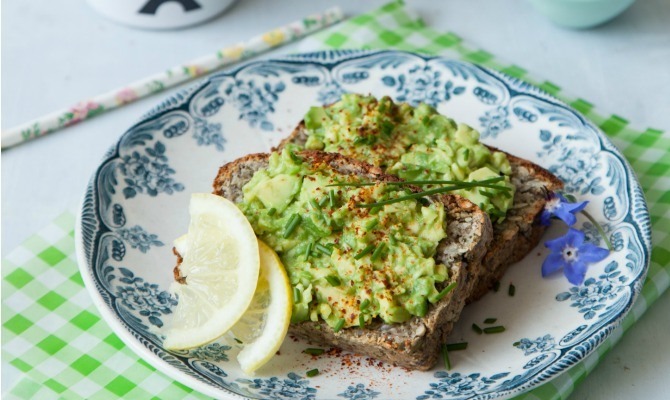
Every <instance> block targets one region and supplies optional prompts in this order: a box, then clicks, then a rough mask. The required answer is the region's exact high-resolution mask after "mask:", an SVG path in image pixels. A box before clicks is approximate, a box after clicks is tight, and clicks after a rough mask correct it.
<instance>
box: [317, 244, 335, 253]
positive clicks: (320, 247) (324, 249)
mask: <svg viewBox="0 0 670 400" xmlns="http://www.w3.org/2000/svg"><path fill="white" fill-rule="evenodd" d="M314 248H315V249H316V250H317V251H320V252H321V253H323V254H325V255H327V256H329V255H331V254H333V248H332V247H328V246H324V245H322V244H321V243H317V244H316V246H314Z"/></svg>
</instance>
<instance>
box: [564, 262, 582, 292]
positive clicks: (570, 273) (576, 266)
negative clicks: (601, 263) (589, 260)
mask: <svg viewBox="0 0 670 400" xmlns="http://www.w3.org/2000/svg"><path fill="white" fill-rule="evenodd" d="M563 273H564V274H565V276H566V278H568V281H569V282H570V283H572V284H573V285H576V286H579V285H581V284H582V282H584V277H585V276H586V263H583V262H581V261H575V262H573V263H570V264H568V265H566V266H565V269H564V270H563Z"/></svg>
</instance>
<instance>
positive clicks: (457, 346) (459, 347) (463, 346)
mask: <svg viewBox="0 0 670 400" xmlns="http://www.w3.org/2000/svg"><path fill="white" fill-rule="evenodd" d="M467 348H468V342H461V343H451V344H448V345H447V350H449V351H456V350H465V349H467Z"/></svg>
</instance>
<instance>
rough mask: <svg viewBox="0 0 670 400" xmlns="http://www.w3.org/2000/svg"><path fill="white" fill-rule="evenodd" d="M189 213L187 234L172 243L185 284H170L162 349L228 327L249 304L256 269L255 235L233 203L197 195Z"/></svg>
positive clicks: (198, 341) (192, 343)
mask: <svg viewBox="0 0 670 400" xmlns="http://www.w3.org/2000/svg"><path fill="white" fill-rule="evenodd" d="M189 213H190V215H191V223H190V225H189V228H188V234H187V235H186V237H185V238H184V237H182V238H180V239H178V240H177V242H176V243H175V246H176V248H177V251H179V252H180V254H181V255H182V257H183V261H182V263H181V264H180V265H179V272H180V275H181V276H182V277H184V278H186V283H185V284H180V283H176V282H175V283H173V284H172V285H171V287H170V289H171V291H172V292H173V293H174V294H176V295H177V296H178V297H179V303H178V304H177V306H176V307H175V310H174V317H173V318H172V322H171V327H170V328H169V329H168V330H167V331H166V334H165V340H164V341H163V346H164V347H165V348H166V349H174V350H176V349H190V348H194V347H198V346H201V345H203V344H206V343H209V342H211V341H213V340H215V339H217V338H218V337H220V336H221V335H223V334H224V333H226V332H227V331H229V330H230V328H231V327H232V326H233V325H235V323H236V322H237V321H238V320H240V318H241V317H242V315H243V314H244V313H245V311H246V310H247V308H249V305H250V304H251V302H252V299H253V297H254V292H255V289H256V284H257V282H258V276H259V271H260V256H259V250H258V241H257V239H256V235H255V234H254V231H253V229H252V228H251V225H250V224H249V221H248V220H247V218H246V217H245V216H244V214H243V213H242V211H240V210H239V209H238V208H237V206H235V204H233V203H232V202H230V201H228V200H226V199H225V198H223V197H220V196H216V195H213V194H206V193H196V194H193V195H192V196H191V202H190V205H189Z"/></svg>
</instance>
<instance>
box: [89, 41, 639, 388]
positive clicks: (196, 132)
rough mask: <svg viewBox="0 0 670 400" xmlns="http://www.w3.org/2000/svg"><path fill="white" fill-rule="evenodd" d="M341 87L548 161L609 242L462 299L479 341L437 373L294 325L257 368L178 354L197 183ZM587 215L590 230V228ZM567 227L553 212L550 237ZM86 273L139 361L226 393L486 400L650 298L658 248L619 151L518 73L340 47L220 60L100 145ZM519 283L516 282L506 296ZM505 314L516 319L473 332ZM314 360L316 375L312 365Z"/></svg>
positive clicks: (560, 367) (458, 334)
mask: <svg viewBox="0 0 670 400" xmlns="http://www.w3.org/2000/svg"><path fill="white" fill-rule="evenodd" d="M344 92H359V93H372V94H374V95H376V96H382V95H389V96H391V97H393V98H394V99H396V100H398V101H405V102H409V103H412V104H416V103H418V102H426V103H428V104H431V105H433V106H435V107H437V109H438V110H439V111H440V112H441V113H443V114H445V115H447V116H450V117H452V118H454V119H456V120H457V121H460V122H465V123H468V124H470V125H472V126H473V127H475V128H477V129H478V130H479V131H480V132H481V138H482V140H483V141H484V142H486V143H487V144H490V145H493V146H496V147H499V148H501V149H504V150H506V151H508V152H510V153H512V154H515V155H517V156H521V157H524V158H527V159H530V160H532V161H534V162H536V163H538V164H540V165H543V166H544V167H546V168H547V169H549V170H550V171H551V172H553V173H554V174H556V175H557V176H559V177H560V178H561V179H562V180H563V181H564V182H565V184H566V190H567V192H569V193H572V194H574V195H575V196H576V197H578V198H579V199H580V200H589V201H590V204H589V205H588V211H589V212H590V213H591V214H592V215H594V216H595V218H596V219H597V220H598V221H599V222H600V223H601V224H602V226H603V227H604V229H605V231H606V233H607V235H608V236H609V238H610V240H611V242H612V243H613V244H614V247H615V251H614V252H612V253H611V254H610V255H609V256H608V258H606V259H605V260H603V261H601V262H599V263H597V264H593V265H591V266H590V268H589V270H588V274H587V277H586V281H585V282H584V283H583V284H582V285H580V286H578V287H575V286H572V285H570V284H569V283H568V281H567V280H566V279H565V278H564V277H563V276H561V275H560V274H557V275H556V276H552V277H551V278H550V279H543V278H542V277H541V274H540V266H541V264H542V261H543V260H544V257H546V255H547V254H548V251H547V250H546V249H545V248H544V246H542V245H540V246H538V247H537V248H536V249H534V250H533V251H532V252H531V253H530V254H529V255H528V256H527V257H526V258H525V259H524V260H523V261H521V262H519V263H518V264H516V265H514V266H513V267H512V268H511V269H510V270H509V272H508V273H507V274H506V275H505V277H504V279H503V280H502V282H501V290H499V291H497V292H491V293H489V294H488V295H487V296H486V297H484V298H483V299H482V300H480V301H479V302H477V303H475V304H472V305H470V306H468V307H466V309H465V310H464V312H463V314H462V316H461V320H460V321H459V323H458V324H457V326H456V328H455V330H454V332H453V334H452V335H451V338H450V342H463V341H466V342H468V343H469V344H468V347H467V349H466V350H463V351H457V352H456V351H454V352H451V353H450V358H451V364H452V366H453V367H452V369H451V370H449V371H447V370H445V367H444V365H443V364H442V363H441V362H440V363H438V365H436V366H435V367H434V368H433V370H431V371H428V372H418V371H407V370H405V369H402V368H396V367H393V366H391V365H386V364H382V363H378V362H375V361H374V360H371V359H369V358H366V357H358V356H354V355H349V354H333V355H323V356H320V357H318V358H317V359H312V356H309V355H307V354H303V353H302V352H301V351H302V350H303V349H305V348H307V347H309V346H308V344H307V343H303V342H300V341H295V340H291V339H290V338H287V340H286V341H285V343H284V345H283V346H282V348H281V350H280V354H278V355H277V356H276V357H274V358H273V360H272V361H271V362H270V363H269V364H268V365H267V366H266V367H264V368H263V369H262V370H261V371H260V372H259V373H257V375H256V376H254V377H248V376H245V375H244V374H243V373H242V372H241V371H240V369H239V367H238V366H237V362H236V360H235V355H236V353H237V352H238V351H239V349H238V347H239V346H237V345H236V344H235V343H234V342H232V343H227V342H222V343H214V344H210V345H207V346H205V347H203V348H199V349H196V350H191V351H183V352H176V351H166V350H164V349H163V348H162V347H161V339H160V329H161V328H162V327H163V326H164V325H165V324H166V323H167V322H168V319H169V318H170V316H171V309H173V308H174V306H175V305H176V304H177V299H175V298H174V297H173V296H172V295H170V294H169V293H168V291H167V289H168V287H169V284H170V282H171V281H172V279H173V277H172V268H173V266H174V265H175V258H174V256H173V255H172V251H171V243H172V241H173V240H174V239H175V238H176V237H178V236H179V235H181V234H182V233H184V232H186V230H187V226H188V208H187V205H188V202H189V197H190V194H191V193H192V192H209V191H211V182H212V180H213V178H214V176H215V175H216V173H217V169H218V167H219V166H220V165H222V164H223V163H225V162H228V161H232V160H234V159H235V158H237V157H240V156H243V155H245V154H248V153H252V152H262V151H267V150H269V149H270V147H271V146H272V145H274V144H276V143H278V142H279V140H280V139H282V138H283V137H284V136H286V135H287V134H289V133H290V132H291V130H292V128H293V127H294V126H295V125H296V124H297V123H298V121H300V120H301V119H302V116H303V114H304V113H305V112H306V111H307V109H308V108H309V107H310V106H312V105H315V104H327V103H331V102H333V101H336V100H337V99H338V98H339V97H340V95H341V94H342V93H344ZM576 227H578V228H580V229H582V230H583V231H585V233H586V237H587V239H588V240H589V241H591V242H592V243H600V238H599V236H598V234H597V233H596V230H595V228H594V226H593V225H592V224H590V223H589V222H588V221H586V220H585V219H580V220H579V221H578V222H577V225H576ZM562 232H564V228H561V227H560V226H559V224H555V226H554V227H552V228H550V229H549V231H548V232H547V234H546V238H551V237H556V236H557V235H559V234H562ZM77 246H78V247H77V254H78V258H79V265H80V268H81V273H82V275H83V277H84V280H85V282H86V286H87V287H88V289H89V291H90V293H91V295H92V296H93V299H94V301H95V303H96V305H97V306H98V308H99V309H100V312H101V313H102V315H103V317H104V318H105V320H106V321H107V322H108V323H109V324H110V326H111V327H112V329H113V330H114V331H115V332H116V334H118V335H119V337H120V338H121V339H122V340H123V341H124V342H125V343H126V344H128V345H129V346H130V347H131V348H132V349H133V350H134V351H136V352H137V353H138V354H139V355H140V357H142V358H143V359H145V360H146V361H147V362H149V363H150V364H152V365H153V366H155V367H156V368H157V369H159V370H161V371H163V372H165V373H166V374H168V375H169V376H171V377H173V378H174V379H176V380H178V381H180V382H182V383H184V384H186V385H188V386H190V387H192V388H194V389H196V390H198V391H200V392H202V393H204V394H206V395H209V396H213V397H217V398H240V397H247V398H254V399H257V398H258V399H260V398H263V399H268V398H269V399H335V398H344V399H358V400H364V399H374V398H378V399H392V398H393V399H395V398H397V399H409V398H415V399H434V398H439V399H463V398H477V399H492V398H503V397H510V396H513V395H515V394H518V393H520V392H523V391H526V390H528V389H530V388H533V387H535V386H537V385H540V384H542V383H544V382H546V381H548V380H550V379H552V378H554V377H556V376H557V375H558V374H560V373H562V372H565V371H566V370H567V369H568V368H570V367H571V366H573V365H575V363H577V362H579V361H580V360H582V359H584V357H586V356H587V355H588V354H590V353H591V352H593V351H594V350H595V349H596V347H597V346H598V345H599V344H600V343H601V342H602V341H603V340H604V339H605V338H606V337H607V336H608V335H609V334H610V333H611V332H612V330H613V329H614V328H616V327H617V325H618V324H619V322H620V321H621V319H622V318H623V317H624V315H625V314H626V313H627V312H628V310H629V309H630V307H631V305H632V304H633V301H634V300H635V298H636V296H637V295H638V293H639V291H640V288H641V286H642V283H643V281H644V278H645V275H646V272H647V265H648V261H649V254H650V225H649V215H648V212H647V207H646V204H645V201H644V197H643V195H642V190H641V189H640V186H639V184H638V182H637V180H636V178H635V175H634V174H633V172H632V171H631V168H630V166H629V165H628V164H627V163H626V161H625V160H624V158H623V157H622V156H621V154H620V153H619V151H618V150H617V149H616V148H615V147H614V146H613V145H612V143H611V142H610V141H609V140H608V139H607V138H606V137H605V135H604V134H602V133H601V132H600V131H599V130H598V129H597V128H596V127H595V126H593V125H592V124H591V123H590V122H588V121H587V120H586V119H584V117H583V116H581V115H580V114H579V113H577V112H575V111H574V110H573V109H571V108H570V107H568V106H566V105H565V104H563V103H561V102H560V101H558V100H556V99H554V98H553V97H551V96H549V95H547V94H546V93H544V92H542V91H540V90H538V89H537V88H535V87H533V86H530V85H528V84H526V83H524V82H522V81H519V80H517V79H513V78H510V77H508V76H506V75H503V74H501V73H498V72H495V71H491V70H488V69H485V68H481V67H478V66H474V65H471V64H467V63H464V62H460V61H454V60H450V59H445V58H440V57H426V56H422V55H417V54H411V53H405V52H396V51H381V52H360V51H329V52H317V53H308V54H301V55H295V56H290V57H287V58H282V59H276V60H266V61H256V62H251V63H248V64H245V65H243V66H241V67H238V68H236V69H234V70H230V71H228V72H223V73H219V74H216V75H213V76H211V77H210V78H209V79H207V80H205V81H203V82H201V83H200V84H198V85H196V86H194V87H192V88H191V89H189V90H187V91H184V92H182V93H179V94H177V95H176V96H174V97H172V98H169V99H168V100H167V101H165V102H163V103H162V104H160V105H159V106H158V107H156V108H155V109H153V110H152V111H151V112H149V114H147V115H146V116H145V117H144V118H143V119H142V120H141V121H140V122H139V123H137V124H136V125H134V126H132V127H131V128H130V129H129V130H128V131H127V132H126V133H125V134H124V135H123V136H122V137H121V139H120V140H119V141H118V142H117V143H116V144H115V145H114V146H113V147H112V148H111V150H110V151H109V152H108V153H107V154H106V156H105V157H104V160H103V161H102V163H101V164H100V166H99V167H98V168H97V170H96V171H95V173H94V175H93V177H92V179H91V182H90V184H89V186H88V188H87V191H86V196H85V200H84V203H83V206H82V210H81V214H80V220H79V223H78V224H77ZM510 283H513V284H514V286H515V288H516V294H515V295H514V296H510V295H509V294H508V287H509V285H510ZM486 318H497V322H496V324H497V325H503V326H504V327H505V328H506V330H505V331H504V332H502V333H498V334H488V335H478V334H476V333H475V332H474V331H473V330H472V329H471V325H472V324H473V323H477V324H479V325H482V323H483V321H484V320H485V319H486ZM313 368H318V369H319V371H320V374H319V375H317V376H315V377H311V378H310V377H307V376H306V371H308V370H311V369H313Z"/></svg>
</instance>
